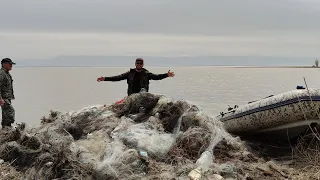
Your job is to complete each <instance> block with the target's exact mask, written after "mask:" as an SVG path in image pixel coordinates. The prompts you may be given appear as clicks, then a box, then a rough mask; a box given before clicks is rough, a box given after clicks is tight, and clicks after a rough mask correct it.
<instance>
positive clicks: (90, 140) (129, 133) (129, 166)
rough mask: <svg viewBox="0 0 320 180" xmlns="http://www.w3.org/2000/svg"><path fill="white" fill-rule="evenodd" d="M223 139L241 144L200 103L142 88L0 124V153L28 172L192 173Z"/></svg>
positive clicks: (68, 175) (86, 175) (89, 175)
mask: <svg viewBox="0 0 320 180" xmlns="http://www.w3.org/2000/svg"><path fill="white" fill-rule="evenodd" d="M221 142H223V143H224V144H226V146H231V147H233V149H241V148H243V147H242V146H243V144H242V143H241V142H240V141H239V140H238V139H236V138H234V137H232V136H231V135H230V134H228V133H227V132H226V131H225V130H224V129H223V126H222V124H221V122H218V121H216V120H215V119H213V118H211V117H209V116H207V115H206V114H205V113H204V112H203V111H202V110H201V109H200V108H199V107H198V106H196V105H194V104H192V103H190V102H187V101H182V100H179V101H174V100H172V99H169V98H167V97H164V96H160V95H154V94H151V93H146V92H143V93H139V94H133V95H131V96H128V97H126V98H125V99H124V101H123V102H121V103H119V104H112V105H110V106H106V105H96V106H91V107H86V108H83V109H81V110H79V111H70V112H66V113H60V112H54V111H52V112H51V113H50V114H49V116H48V117H43V118H42V120H41V125H40V126H39V127H36V128H32V127H28V126H25V125H24V124H21V125H19V126H17V127H15V128H14V129H12V130H8V131H3V132H1V133H0V144H1V145H0V158H1V159H3V160H4V161H6V162H10V163H11V164H12V165H13V166H14V167H15V168H16V169H17V170H19V171H20V172H23V174H24V175H25V178H26V179H57V178H60V179H172V178H177V179H179V178H181V179H185V178H187V179H189V178H188V176H189V177H193V178H194V179H196V178H195V177H196V176H200V175H202V176H203V177H204V176H205V174H206V172H207V170H208V169H209V168H211V166H212V164H213V161H214V159H215V157H214V152H215V147H216V145H218V144H220V145H221ZM195 172H197V173H198V174H195Z"/></svg>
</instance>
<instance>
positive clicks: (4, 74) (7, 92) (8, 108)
mask: <svg viewBox="0 0 320 180" xmlns="http://www.w3.org/2000/svg"><path fill="white" fill-rule="evenodd" d="M13 64H15V63H14V62H12V60H11V59H9V58H4V59H2V61H1V65H2V68H1V70H0V106H1V109H2V122H1V125H2V128H5V127H11V124H12V123H14V121H15V110H14V108H13V107H12V105H11V100H13V99H14V93H13V85H12V81H13V80H12V77H11V75H10V73H9V71H10V70H11V69H12V65H13Z"/></svg>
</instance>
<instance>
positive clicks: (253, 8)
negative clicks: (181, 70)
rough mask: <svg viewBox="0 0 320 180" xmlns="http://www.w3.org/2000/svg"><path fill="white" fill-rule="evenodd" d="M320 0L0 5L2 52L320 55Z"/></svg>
mask: <svg viewBox="0 0 320 180" xmlns="http://www.w3.org/2000/svg"><path fill="white" fill-rule="evenodd" d="M319 22H320V0H319V1H317V0H241V1H240V0H233V1H231V0H228V1H226V0H219V1H218V0H198V1H196V0H112V1H111V0H19V1H18V0H10V1H9V0H8V1H7V0H0V55H1V56H2V57H12V58H18V59H31V58H51V57H55V56H59V55H137V56H143V55H148V56H150V55H156V56H180V55H184V56H185V55H189V56H200V55H219V56H221V55H226V56H240V55H241V56H242V55H246V56H252V55H254V56H256V55H257V56H295V57H297V56H300V57H303V56H307V57H314V58H316V57H319V56H320V23H319Z"/></svg>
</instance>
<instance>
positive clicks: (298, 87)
mask: <svg viewBox="0 0 320 180" xmlns="http://www.w3.org/2000/svg"><path fill="white" fill-rule="evenodd" d="M297 89H306V88H305V87H303V86H297Z"/></svg>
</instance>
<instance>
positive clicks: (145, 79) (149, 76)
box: [104, 68, 168, 96]
mask: <svg viewBox="0 0 320 180" xmlns="http://www.w3.org/2000/svg"><path fill="white" fill-rule="evenodd" d="M135 73H136V69H130V70H129V71H127V72H125V73H123V74H120V75H118V76H111V77H105V78H104V80H105V81H121V80H125V79H127V84H128V90H127V93H128V96H129V95H131V94H132V88H133V78H134V74H135ZM167 77H168V74H167V73H164V74H153V73H151V72H149V71H148V70H146V69H144V68H142V70H141V80H140V86H141V88H145V89H146V91H147V92H149V80H161V79H164V78H167Z"/></svg>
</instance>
